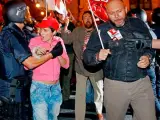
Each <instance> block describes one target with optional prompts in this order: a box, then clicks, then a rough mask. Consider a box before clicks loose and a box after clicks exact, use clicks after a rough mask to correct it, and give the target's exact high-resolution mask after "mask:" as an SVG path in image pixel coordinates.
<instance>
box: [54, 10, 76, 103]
mask: <svg viewBox="0 0 160 120" xmlns="http://www.w3.org/2000/svg"><path fill="white" fill-rule="evenodd" d="M55 16H56V19H57V20H58V22H59V23H60V30H59V33H58V34H57V35H58V36H60V37H61V30H65V31H68V32H72V31H73V30H74V28H75V25H74V24H73V23H72V22H71V21H69V18H68V17H67V16H66V14H65V13H64V12H63V11H62V10H60V9H56V11H55ZM68 21H69V22H68ZM66 24H67V25H66ZM65 26H67V27H65ZM65 47H66V50H67V54H68V56H69V59H70V65H69V68H68V69H67V70H66V69H62V71H61V87H62V95H63V102H64V104H65V102H66V103H67V101H68V100H69V96H70V85H71V78H72V75H73V74H72V73H73V72H74V70H73V68H74V67H73V66H74V52H73V45H72V44H71V45H67V44H65Z"/></svg>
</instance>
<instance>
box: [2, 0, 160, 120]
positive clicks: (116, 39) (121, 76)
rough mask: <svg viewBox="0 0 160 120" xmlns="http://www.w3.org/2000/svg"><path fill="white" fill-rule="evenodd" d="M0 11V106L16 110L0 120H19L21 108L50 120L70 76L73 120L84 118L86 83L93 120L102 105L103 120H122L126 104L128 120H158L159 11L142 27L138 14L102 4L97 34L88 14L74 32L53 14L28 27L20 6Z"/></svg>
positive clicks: (115, 0) (65, 95) (65, 96)
mask: <svg viewBox="0 0 160 120" xmlns="http://www.w3.org/2000/svg"><path fill="white" fill-rule="evenodd" d="M3 11H4V13H3V18H4V21H5V23H4V26H3V28H2V30H1V32H0V66H1V67H0V101H2V102H4V103H5V102H6V100H7V101H8V102H7V104H9V105H10V106H12V109H14V107H15V106H14V105H15V104H14V103H16V105H17V104H18V108H19V109H21V110H18V111H19V112H18V113H16V115H13V114H12V116H10V114H8V116H5V117H10V119H13V116H14V117H15V118H14V119H15V120H27V118H26V116H27V115H26V111H25V110H24V107H25V104H26V102H27V103H28V104H29V111H32V112H31V113H30V114H31V117H30V118H29V119H33V120H57V119H58V115H59V113H60V109H61V105H62V104H64V103H66V104H67V103H68V102H67V101H68V100H69V97H70V94H71V88H70V87H71V81H72V78H73V76H74V75H75V77H76V95H75V120H85V113H86V92H87V89H89V88H87V86H89V85H88V84H91V86H92V87H93V91H94V92H93V94H94V100H93V101H92V102H93V103H94V105H95V110H96V114H97V119H98V120H104V116H103V114H102V110H103V106H104V107H105V111H106V118H107V120H124V117H125V114H126V112H127V109H128V107H129V106H131V107H132V109H133V119H134V120H160V115H159V114H160V74H159V73H160V72H159V62H160V59H159V51H158V49H160V41H159V39H160V15H159V14H160V8H156V9H155V10H154V11H153V14H152V21H153V22H154V24H149V23H148V21H147V14H146V12H145V11H144V10H143V9H140V8H136V9H133V10H131V11H129V12H128V11H127V8H126V6H125V5H124V3H123V2H122V1H121V0H110V1H109V2H108V3H107V4H106V13H107V15H108V18H109V20H108V21H107V22H102V21H101V22H100V23H101V24H99V25H98V30H99V31H100V32H99V31H97V29H95V24H96V23H95V21H94V20H93V16H92V13H91V11H85V12H84V13H83V15H82V24H83V25H82V26H77V25H76V24H74V23H72V21H70V20H69V18H68V17H67V16H65V15H63V13H61V11H59V10H56V11H54V16H48V17H45V18H44V19H43V20H42V21H41V22H38V23H36V24H35V25H33V22H32V24H31V23H30V22H28V21H27V19H26V12H28V11H27V6H26V4H25V3H24V2H22V1H20V0H17V1H14V0H13V1H9V2H7V3H6V4H5V5H4V6H3ZM29 21H31V20H29ZM101 40H102V41H101ZM88 81H90V82H88ZM0 107H1V108H3V107H4V106H3V105H2V106H0ZM5 109H8V108H7V107H5ZM7 112H8V111H7ZM27 114H28V113H27ZM5 115H6V114H5Z"/></svg>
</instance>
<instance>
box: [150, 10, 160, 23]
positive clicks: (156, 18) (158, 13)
mask: <svg viewBox="0 0 160 120" xmlns="http://www.w3.org/2000/svg"><path fill="white" fill-rule="evenodd" d="M152 21H153V22H155V23H156V24H160V7H158V8H155V9H154V10H153V13H152Z"/></svg>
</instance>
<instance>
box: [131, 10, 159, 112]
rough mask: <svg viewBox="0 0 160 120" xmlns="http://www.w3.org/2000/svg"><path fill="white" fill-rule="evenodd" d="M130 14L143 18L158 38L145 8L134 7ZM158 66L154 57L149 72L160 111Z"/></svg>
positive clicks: (153, 36) (154, 36) (153, 35)
mask: <svg viewBox="0 0 160 120" xmlns="http://www.w3.org/2000/svg"><path fill="white" fill-rule="evenodd" d="M128 16H130V17H135V18H139V19H141V20H142V21H143V22H144V23H145V24H146V26H147V27H148V29H149V32H150V34H151V36H152V38H153V39H157V36H156V34H155V33H154V32H153V30H152V28H150V26H149V24H148V22H147V14H146V11H145V10H143V9H140V8H136V9H132V10H130V11H129V12H128ZM155 52H156V50H155ZM156 66H157V64H156V59H155V58H154V59H153V60H152V62H151V64H150V66H149V68H148V70H147V72H148V76H149V77H150V80H151V82H152V88H153V91H154V95H155V97H156V100H155V103H156V108H157V110H158V111H160V103H159V100H158V92H157V88H159V87H160V86H157V81H159V80H158V79H157V77H156Z"/></svg>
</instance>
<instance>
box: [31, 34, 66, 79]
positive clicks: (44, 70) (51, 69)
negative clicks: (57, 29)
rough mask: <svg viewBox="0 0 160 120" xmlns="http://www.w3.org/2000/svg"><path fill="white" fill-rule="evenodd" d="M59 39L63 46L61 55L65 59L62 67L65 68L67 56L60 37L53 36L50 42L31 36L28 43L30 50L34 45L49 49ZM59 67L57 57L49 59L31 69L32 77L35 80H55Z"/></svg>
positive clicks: (57, 76)
mask: <svg viewBox="0 0 160 120" xmlns="http://www.w3.org/2000/svg"><path fill="white" fill-rule="evenodd" d="M59 41H61V44H62V46H63V53H62V55H61V56H62V57H63V58H65V59H66V60H67V63H66V65H65V66H64V68H66V69H67V68H68V67H69V58H68V55H67V52H66V49H65V46H64V43H63V40H62V39H61V38H60V37H57V36H54V37H53V41H52V43H51V44H50V43H48V42H45V41H42V39H41V37H35V38H32V39H31V40H30V43H29V48H30V49H31V51H32V50H33V49H34V48H35V47H43V48H45V49H47V50H49V51H51V50H52V48H53V47H54V46H55V45H56V44H57V43H58V42H59ZM60 68H61V66H60V63H59V60H58V57H56V58H54V59H50V60H49V61H47V62H45V63H44V64H42V65H40V66H39V67H37V68H35V69H33V76H32V79H33V80H36V81H56V80H59V76H60Z"/></svg>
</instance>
